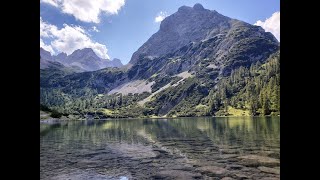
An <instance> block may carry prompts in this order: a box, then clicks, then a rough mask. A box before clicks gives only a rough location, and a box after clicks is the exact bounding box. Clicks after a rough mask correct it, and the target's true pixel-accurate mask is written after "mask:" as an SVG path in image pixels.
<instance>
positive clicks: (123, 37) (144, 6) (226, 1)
mask: <svg viewBox="0 0 320 180" xmlns="http://www.w3.org/2000/svg"><path fill="white" fill-rule="evenodd" d="M195 3H200V4H202V5H203V6H204V8H206V9H210V10H216V11H218V12H219V13H220V14H223V15H225V16H228V17H231V18H235V19H239V20H242V21H245V22H248V23H251V24H256V25H260V26H262V27H263V28H264V29H265V30H266V31H269V32H272V33H273V34H274V35H275V36H276V37H277V39H278V40H279V41H280V0H241V1H239V0H100V1H97V0H90V1H88V0H41V1H40V46H41V47H43V48H44V49H46V50H48V51H50V52H52V53H54V54H57V53H60V52H66V53H67V54H71V53H72V52H73V51H74V50H76V49H81V48H85V47H91V48H93V49H94V51H95V52H96V54H97V55H98V56H100V57H102V58H111V59H113V58H119V59H121V61H122V63H124V64H126V63H127V62H128V61H129V60H130V58H131V56H132V54H133V53H134V52H135V51H136V50H137V49H138V48H139V47H140V46H141V45H142V44H143V43H144V42H146V41H147V40H148V38H149V37H150V36H151V35H152V34H154V33H155V32H157V31H158V29H159V26H160V21H161V20H162V19H163V18H164V17H165V16H167V15H170V14H173V13H175V12H176V11H177V10H178V8H179V7H181V6H183V5H186V6H193V5H194V4H195ZM157 17H158V18H157ZM156 20H157V21H156Z"/></svg>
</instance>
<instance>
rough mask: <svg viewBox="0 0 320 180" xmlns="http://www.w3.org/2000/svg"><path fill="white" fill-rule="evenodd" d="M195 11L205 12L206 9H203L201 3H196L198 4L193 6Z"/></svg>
mask: <svg viewBox="0 0 320 180" xmlns="http://www.w3.org/2000/svg"><path fill="white" fill-rule="evenodd" d="M193 9H194V10H197V11H201V10H204V7H203V6H202V5H201V4H200V3H196V4H195V5H194V6H193Z"/></svg>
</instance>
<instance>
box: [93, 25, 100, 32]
mask: <svg viewBox="0 0 320 180" xmlns="http://www.w3.org/2000/svg"><path fill="white" fill-rule="evenodd" d="M91 31H94V32H100V30H99V29H98V28H97V27H95V26H93V27H92V29H91Z"/></svg>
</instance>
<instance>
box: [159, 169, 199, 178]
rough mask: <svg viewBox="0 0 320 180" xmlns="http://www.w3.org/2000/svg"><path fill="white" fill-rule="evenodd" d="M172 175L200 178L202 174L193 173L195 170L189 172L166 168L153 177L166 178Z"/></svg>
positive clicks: (173, 176)
mask: <svg viewBox="0 0 320 180" xmlns="http://www.w3.org/2000/svg"><path fill="white" fill-rule="evenodd" d="M168 177H172V178H174V179H180V180H184V179H186V180H187V179H195V178H200V177H201V174H199V173H193V172H188V171H182V170H164V171H160V172H159V173H158V174H156V175H155V176H154V177H153V178H154V179H164V178H168Z"/></svg>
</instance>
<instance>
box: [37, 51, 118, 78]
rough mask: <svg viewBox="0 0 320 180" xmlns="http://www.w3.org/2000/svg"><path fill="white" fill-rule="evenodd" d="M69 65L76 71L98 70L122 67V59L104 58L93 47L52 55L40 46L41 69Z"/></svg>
mask: <svg viewBox="0 0 320 180" xmlns="http://www.w3.org/2000/svg"><path fill="white" fill-rule="evenodd" d="M57 65H58V66H60V68H61V67H67V68H68V69H70V70H73V71H74V72H84V71H96V70H99V69H103V68H106V67H121V66H122V63H121V61H120V59H116V58H115V59H113V60H112V61H110V60H108V59H102V58H100V57H98V56H97V55H96V53H95V52H94V51H93V50H92V49H91V48H84V49H78V50H75V51H74V52H73V53H72V54H70V55H69V56H68V55H67V54H66V53H60V54H58V55H56V56H52V55H51V54H50V52H48V51H46V50H44V49H43V48H40V69H46V68H49V67H52V66H53V67H55V68H59V67H57Z"/></svg>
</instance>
